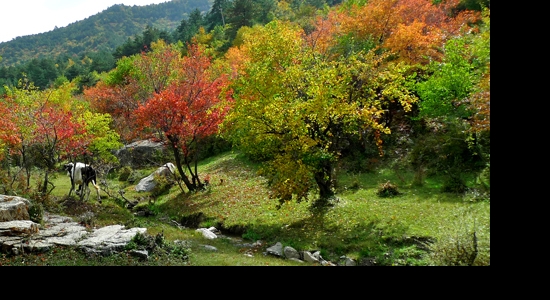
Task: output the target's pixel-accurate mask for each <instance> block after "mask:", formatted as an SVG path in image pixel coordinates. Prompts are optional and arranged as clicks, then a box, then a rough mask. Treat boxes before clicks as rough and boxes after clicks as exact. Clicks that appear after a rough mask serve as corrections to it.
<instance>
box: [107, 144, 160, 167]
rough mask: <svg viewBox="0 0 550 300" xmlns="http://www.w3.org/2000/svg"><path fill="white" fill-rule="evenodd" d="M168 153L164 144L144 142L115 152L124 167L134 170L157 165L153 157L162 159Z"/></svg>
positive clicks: (126, 146)
mask: <svg viewBox="0 0 550 300" xmlns="http://www.w3.org/2000/svg"><path fill="white" fill-rule="evenodd" d="M165 153H166V149H165V147H164V144H162V143H158V142H153V141H150V140H143V141H137V142H133V143H131V144H128V145H125V146H124V147H122V148H120V149H118V150H116V151H115V153H114V154H115V156H116V157H117V158H118V160H119V162H120V164H121V165H122V166H130V167H132V168H140V167H149V166H152V165H154V164H155V161H153V160H152V158H153V157H159V156H160V157H162V156H164V155H165Z"/></svg>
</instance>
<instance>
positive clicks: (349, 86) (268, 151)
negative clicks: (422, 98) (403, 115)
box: [223, 21, 416, 205]
mask: <svg viewBox="0 0 550 300" xmlns="http://www.w3.org/2000/svg"><path fill="white" fill-rule="evenodd" d="M307 40H308V39H307V38H306V37H305V34H304V32H303V30H302V29H301V28H299V27H298V26H296V25H293V24H291V23H287V22H281V21H273V22H271V23H269V24H267V25H266V26H254V27H253V29H252V30H251V31H248V32H247V33H245V34H244V35H243V44H242V46H241V47H240V48H239V51H236V50H232V51H230V52H228V55H229V57H228V59H231V58H232V57H239V58H240V59H239V60H238V61H239V63H238V64H237V65H235V66H236V67H239V68H240V73H239V76H238V79H237V80H236V83H235V86H234V89H235V96H234V97H235V107H234V108H233V109H232V111H231V112H230V114H229V115H228V117H227V119H226V121H225V122H224V123H223V126H224V129H226V130H227V131H226V132H227V133H228V136H229V137H230V138H231V139H232V141H233V142H234V143H235V144H236V145H237V146H238V147H240V148H241V149H242V150H243V151H245V153H247V154H248V155H250V156H251V157H253V158H255V159H257V160H261V161H263V162H264V165H263V168H262V174H264V175H266V176H267V178H268V181H269V184H270V186H271V188H272V191H273V193H272V195H271V196H272V197H274V198H278V199H279V200H280V202H283V201H286V200H290V199H292V198H293V197H294V196H295V197H296V199H298V200H302V199H305V198H307V197H308V194H309V192H310V191H311V190H312V189H313V187H314V185H316V186H317V188H318V195H319V200H320V202H319V203H321V204H323V205H324V204H327V202H326V201H327V200H328V199H329V198H330V197H332V196H333V194H334V190H333V188H334V181H333V179H334V166H335V164H336V163H337V162H338V160H339V158H340V153H341V151H342V150H343V149H345V148H346V147H347V145H348V143H349V138H350V137H352V136H355V135H358V134H362V133H364V132H365V131H371V132H373V134H375V135H377V136H378V137H379V136H380V135H381V134H384V133H390V132H389V129H388V128H386V127H385V124H384V123H383V122H381V121H380V120H381V116H382V115H383V114H384V105H386V104H387V103H389V102H396V103H398V104H399V105H401V106H402V108H403V109H405V110H410V109H411V105H412V103H414V102H415V101H416V98H415V97H414V96H413V95H412V94H411V92H410V91H409V90H408V89H407V83H406V82H407V79H406V77H405V74H406V67H405V66H402V65H398V64H387V63H385V58H386V57H384V56H381V57H379V56H377V55H376V54H375V53H374V52H373V51H371V52H366V53H363V52H359V53H356V54H354V55H350V56H348V57H341V59H339V60H330V59H327V57H326V56H323V55H322V54H321V53H319V52H315V51H314V50H313V49H312V48H310V47H309V46H308V45H310V44H308V43H306V41H307ZM376 142H377V143H378V145H379V146H381V139H380V138H378V139H377V141H376Z"/></svg>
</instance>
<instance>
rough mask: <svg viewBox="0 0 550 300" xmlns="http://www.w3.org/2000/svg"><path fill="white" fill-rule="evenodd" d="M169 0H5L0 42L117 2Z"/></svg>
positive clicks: (62, 24) (78, 18)
mask: <svg viewBox="0 0 550 300" xmlns="http://www.w3.org/2000/svg"><path fill="white" fill-rule="evenodd" d="M169 1H170V0H9V1H8V0H2V3H1V4H0V43H1V42H8V41H11V40H12V39H14V38H16V37H19V36H25V35H31V34H38V33H43V32H48V31H51V30H53V29H54V28H55V26H57V27H59V28H61V27H65V26H67V25H69V24H71V23H74V22H76V21H81V20H84V19H86V18H88V17H90V16H93V15H95V14H97V13H99V12H102V11H104V10H106V9H107V8H109V7H111V6H113V5H115V4H124V5H128V6H133V5H138V6H143V5H149V4H158V3H164V2H169Z"/></svg>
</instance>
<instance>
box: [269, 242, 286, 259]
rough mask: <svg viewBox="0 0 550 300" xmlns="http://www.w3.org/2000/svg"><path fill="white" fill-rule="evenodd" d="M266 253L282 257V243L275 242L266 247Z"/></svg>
mask: <svg viewBox="0 0 550 300" xmlns="http://www.w3.org/2000/svg"><path fill="white" fill-rule="evenodd" d="M266 253H267V254H271V255H275V256H277V257H284V255H283V244H281V242H277V243H276V244H275V245H273V246H271V247H269V248H267V249H266Z"/></svg>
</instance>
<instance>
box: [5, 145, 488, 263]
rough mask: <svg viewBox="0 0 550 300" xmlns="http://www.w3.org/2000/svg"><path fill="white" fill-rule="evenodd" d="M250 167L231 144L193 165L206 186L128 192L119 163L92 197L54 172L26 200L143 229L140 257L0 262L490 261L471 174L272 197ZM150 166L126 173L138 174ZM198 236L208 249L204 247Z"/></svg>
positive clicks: (348, 184)
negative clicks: (284, 251)
mask: <svg viewBox="0 0 550 300" xmlns="http://www.w3.org/2000/svg"><path fill="white" fill-rule="evenodd" d="M257 168H258V166H257V165H255V164H254V163H252V162H250V161H248V160H247V159H246V158H245V156H244V155H241V154H240V153H238V152H234V151H229V152H225V153H223V154H220V155H217V156H214V157H211V158H208V159H205V160H202V161H201V162H200V163H199V171H200V174H203V176H208V177H209V185H207V187H206V188H205V189H204V190H200V191H196V192H186V193H182V192H181V189H180V188H179V187H178V186H177V184H171V185H170V184H168V187H166V183H165V184H164V186H165V187H164V188H163V189H162V190H153V191H151V192H140V193H138V192H136V191H135V189H134V187H135V185H136V184H137V182H138V180H139V179H138V180H137V181H136V180H131V181H127V180H124V178H126V179H128V178H135V177H134V176H132V174H127V173H128V169H127V168H122V169H120V171H117V172H111V173H109V174H107V175H105V176H104V178H100V182H101V181H102V180H101V179H105V180H104V181H103V183H104V184H103V187H102V188H103V191H102V203H101V204H100V203H98V202H96V201H95V200H92V199H90V201H89V202H87V203H81V202H79V201H71V198H68V197H67V192H68V190H69V185H70V183H69V180H68V178H67V177H66V174H64V173H62V172H60V173H59V174H56V176H57V177H56V178H55V179H53V182H54V185H55V186H56V187H55V189H54V190H53V191H52V193H51V195H50V196H49V197H48V198H47V199H41V200H33V203H34V205H33V206H42V207H44V209H45V210H48V211H51V212H55V213H60V214H66V215H70V216H72V217H74V218H75V219H76V220H79V221H80V222H82V223H85V224H87V225H89V226H106V225H111V224H124V225H125V226H127V227H145V228H147V233H146V236H147V237H140V238H136V239H135V242H134V243H131V244H130V245H129V247H128V248H129V249H130V248H132V247H133V248H136V247H138V246H139V244H140V243H141V244H147V242H144V240H146V239H147V238H149V239H153V240H155V241H156V242H153V243H151V242H149V248H148V249H153V251H151V252H150V257H149V259H147V260H144V259H140V258H137V257H133V256H130V255H129V254H128V252H127V251H125V252H121V253H118V254H114V255H111V256H108V257H99V256H98V257H93V259H90V257H88V256H86V254H84V253H81V252H79V251H78V250H76V249H74V248H64V247H55V248H54V249H53V250H51V251H50V252H48V253H44V254H22V255H18V256H11V255H7V254H0V265H56V266H58V265H94V266H96V265H122V266H129V265H138V266H145V265H181V266H184V265H185V266H266V265H271V266H286V265H304V264H305V265H312V264H309V263H299V262H294V261H290V260H285V259H281V258H276V257H274V256H271V255H264V254H263V252H265V248H267V247H269V246H272V245H274V244H275V243H276V242H281V243H282V244H283V245H284V246H292V247H293V248H295V249H297V250H299V251H301V250H308V251H317V250H319V251H320V253H321V256H322V257H323V258H324V259H325V260H328V261H331V262H333V263H335V264H338V263H341V262H342V259H341V257H342V256H346V257H349V258H352V259H354V260H356V261H357V263H358V264H359V265H366V264H369V265H379V266H431V265H445V266H460V265H465V266H466V265H468V266H488V265H490V226H489V224H490V220H489V219H490V200H489V193H488V191H481V190H479V188H477V187H478V186H479V185H478V184H477V183H476V181H477V180H479V178H476V177H473V176H472V177H471V178H470V177H469V178H467V179H466V182H467V186H468V189H467V191H466V192H465V193H461V194H459V193H448V192H443V183H444V182H445V181H444V180H443V178H439V177H437V176H426V178H425V180H424V182H423V184H421V185H420V184H418V182H416V183H415V184H413V182H415V174H414V173H413V172H411V173H408V172H405V171H401V172H399V173H396V170H395V169H392V170H390V169H378V170H376V171H371V172H364V173H351V172H350V173H343V174H339V175H338V176H337V184H336V194H335V197H333V198H332V199H330V204H329V205H320V206H317V205H316V203H315V200H314V199H315V198H316V197H315V195H312V196H311V197H309V198H308V200H307V201H300V202H296V201H294V200H290V201H286V202H284V203H283V204H282V205H279V202H278V201H277V200H274V199H269V196H268V195H269V192H268V189H267V186H266V179H265V178H263V177H261V176H258V175H257ZM154 169H155V168H150V169H143V170H133V171H132V172H136V173H140V174H145V176H146V175H148V174H150V173H151V172H152V171H154ZM119 172H120V173H119ZM122 172H125V173H124V174H122ZM137 177H140V176H137ZM464 177H467V176H464ZM153 194H154V196H153ZM107 195H109V196H107ZM129 203H133V204H136V203H137V204H136V205H129ZM129 207H131V208H129ZM35 210H36V209H35ZM38 211H40V210H38ZM90 212H91V214H90ZM211 226H214V227H216V228H218V229H220V230H221V231H222V234H223V235H224V236H227V237H231V238H232V239H215V240H207V239H205V238H203V237H202V235H201V234H200V233H199V232H197V231H196V228H199V227H206V228H208V227H211ZM140 239H141V242H140ZM235 241H239V242H240V243H254V242H257V241H261V242H262V244H261V245H262V246H261V247H256V248H253V249H250V250H249V252H247V253H244V250H243V249H244V248H240V247H237V246H235V243H236V242H235ZM182 243H183V245H187V246H182ZM206 244H208V245H212V246H214V247H216V248H217V249H218V251H216V252H213V251H211V250H208V249H207V248H205V247H204V245H206ZM151 245H153V246H151ZM155 245H156V246H155ZM245 254H247V255H245ZM367 262H368V263H367Z"/></svg>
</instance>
